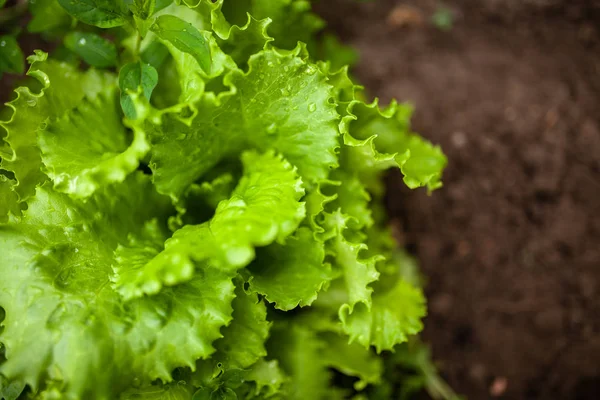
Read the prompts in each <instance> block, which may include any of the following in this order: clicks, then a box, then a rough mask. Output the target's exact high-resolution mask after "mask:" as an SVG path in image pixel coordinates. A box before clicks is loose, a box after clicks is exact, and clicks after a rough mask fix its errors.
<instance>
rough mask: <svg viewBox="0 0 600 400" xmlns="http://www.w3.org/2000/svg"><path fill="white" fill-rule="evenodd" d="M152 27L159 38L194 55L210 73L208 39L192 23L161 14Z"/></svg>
mask: <svg viewBox="0 0 600 400" xmlns="http://www.w3.org/2000/svg"><path fill="white" fill-rule="evenodd" d="M150 29H151V30H152V32H154V33H156V35H157V36H158V37H159V38H161V39H163V40H166V41H169V42H171V44H172V45H173V46H175V47H176V48H177V49H179V50H180V51H183V52H184V53H188V54H190V55H192V56H193V57H194V58H195V59H196V61H197V62H198V64H199V65H200V67H201V68H202V69H203V70H204V72H206V73H207V74H208V73H210V67H211V57H210V47H209V46H208V41H207V40H206V39H205V38H204V36H203V35H202V33H200V31H199V30H198V29H196V28H195V27H194V26H193V25H192V24H190V23H187V22H185V21H184V20H182V19H179V18H177V17H174V16H172V15H161V16H160V17H158V18H157V19H156V22H155V23H154V25H152V28H150Z"/></svg>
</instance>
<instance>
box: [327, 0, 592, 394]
mask: <svg viewBox="0 0 600 400" xmlns="http://www.w3.org/2000/svg"><path fill="white" fill-rule="evenodd" d="M599 4H600V2H595V1H589V2H587V3H586V2H578V1H576V0H567V1H564V0H560V1H559V0H518V1H517V0H462V1H458V0H452V1H451V0H448V1H447V2H446V3H444V5H445V6H446V7H447V10H446V11H449V12H450V14H451V15H452V19H453V27H452V28H451V29H449V30H447V31H444V30H442V29H439V28H438V27H436V26H434V24H432V22H431V21H432V16H434V15H436V11H439V7H440V3H439V2H437V1H433V0H432V1H429V0H418V1H391V0H387V1H386V0H376V1H372V2H368V3H365V2H362V3H361V2H357V1H350V0H348V1H343V0H322V1H321V4H320V5H319V6H318V7H317V9H318V11H319V13H320V14H321V15H322V16H323V17H324V18H325V19H326V20H327V21H328V23H329V26H330V29H332V30H333V31H335V32H336V33H337V34H338V35H339V36H340V37H341V38H342V39H343V41H344V42H346V43H348V44H350V45H352V46H355V47H356V48H357V49H358V50H359V52H360V55H361V61H360V62H359V63H358V65H357V67H356V68H355V70H354V73H355V75H356V76H357V77H358V79H359V80H360V81H361V82H362V83H363V84H364V85H365V86H366V88H367V90H368V92H369V93H370V94H372V95H376V96H379V97H380V98H381V99H382V100H383V101H384V102H388V101H389V100H390V99H391V98H397V99H399V100H401V101H410V102H412V103H413V104H414V105H415V107H416V111H415V115H414V118H413V129H414V130H415V131H417V132H420V133H421V134H422V135H423V136H425V137H427V138H428V139H430V140H431V141H432V142H434V143H437V144H440V145H441V146H442V147H443V149H444V151H445V153H446V154H447V156H448V161H449V165H448V168H447V170H446V172H445V174H444V187H443V188H442V189H440V190H437V191H435V192H434V193H433V194H432V195H431V196H428V195H427V193H426V192H425V191H424V190H417V191H413V192H411V191H409V190H407V189H405V188H404V186H403V184H402V180H401V177H400V176H399V174H397V173H396V174H391V175H390V176H389V179H388V188H389V190H388V192H389V193H388V198H387V205H388V209H389V211H390V214H391V217H392V220H393V221H394V223H395V224H397V225H398V227H399V229H398V230H399V231H400V232H401V234H400V239H401V241H402V242H403V243H404V244H405V245H406V246H408V248H409V249H411V250H413V251H414V253H415V254H416V255H417V256H418V258H419V260H420V263H421V265H422V268H423V272H424V274H425V275H426V277H427V287H426V290H427V295H428V298H429V299H430V301H429V316H428V317H427V319H426V324H425V326H426V328H425V332H424V337H425V339H426V341H427V342H428V343H430V344H431V346H432V349H433V355H434V358H435V359H436V360H437V361H438V362H439V366H440V370H441V372H442V374H443V376H444V377H445V378H446V379H447V380H448V381H449V383H450V384H451V385H452V386H453V387H454V388H455V389H456V391H457V392H459V393H461V394H464V395H467V396H468V398H469V399H471V400H477V399H488V398H499V399H544V400H545V399H548V400H560V399H576V400H592V399H594V400H595V399H600V102H599V100H600V5H599ZM437 15H438V16H439V15H440V14H437ZM442 17H444V15H443V14H442Z"/></svg>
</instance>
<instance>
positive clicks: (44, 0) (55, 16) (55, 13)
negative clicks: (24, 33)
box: [27, 0, 73, 33]
mask: <svg viewBox="0 0 600 400" xmlns="http://www.w3.org/2000/svg"><path fill="white" fill-rule="evenodd" d="M29 11H30V12H31V15H32V16H33V18H31V21H29V23H28V24H27V30H28V31H29V32H32V33H39V32H46V31H50V30H53V29H57V28H60V27H68V26H69V25H70V24H71V21H72V20H73V18H72V17H71V16H70V15H69V14H67V12H66V11H65V10H64V8H62V7H61V6H60V4H58V2H56V1H55V0H36V1H30V2H29Z"/></svg>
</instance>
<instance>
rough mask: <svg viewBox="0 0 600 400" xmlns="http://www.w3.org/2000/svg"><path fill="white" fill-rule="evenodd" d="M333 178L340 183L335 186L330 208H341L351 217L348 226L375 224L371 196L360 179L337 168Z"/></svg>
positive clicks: (358, 226)
mask: <svg viewBox="0 0 600 400" xmlns="http://www.w3.org/2000/svg"><path fill="white" fill-rule="evenodd" d="M331 179H332V180H334V181H336V182H337V183H338V184H337V185H336V186H335V194H336V198H335V200H333V201H331V202H330V203H329V204H328V206H327V208H328V209H329V210H337V209H341V210H342V212H343V213H344V214H345V215H347V216H348V217H350V220H349V221H348V227H349V228H351V229H358V230H360V229H362V228H364V227H369V226H371V225H373V217H372V215H371V204H370V201H371V196H370V195H369V193H368V192H367V191H366V189H365V187H364V186H363V184H362V182H361V181H360V179H359V178H358V177H357V176H356V175H354V174H353V173H352V172H347V171H345V170H343V169H337V170H335V171H333V172H332V174H331Z"/></svg>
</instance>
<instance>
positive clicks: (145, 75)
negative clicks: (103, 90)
mask: <svg viewBox="0 0 600 400" xmlns="http://www.w3.org/2000/svg"><path fill="white" fill-rule="evenodd" d="M157 83H158V72H156V69H154V67H153V66H151V65H149V64H144V63H141V62H139V61H138V62H135V63H129V64H126V65H125V66H123V68H121V71H119V88H120V89H121V107H122V108H123V112H124V113H125V116H126V117H127V118H130V119H135V117H136V112H135V107H134V105H133V101H132V99H131V96H130V94H129V93H128V91H133V92H135V91H137V90H138V89H139V88H140V87H141V88H142V94H143V95H144V97H145V98H146V99H147V100H150V96H152V91H153V90H154V88H155V87H156V84H157Z"/></svg>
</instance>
